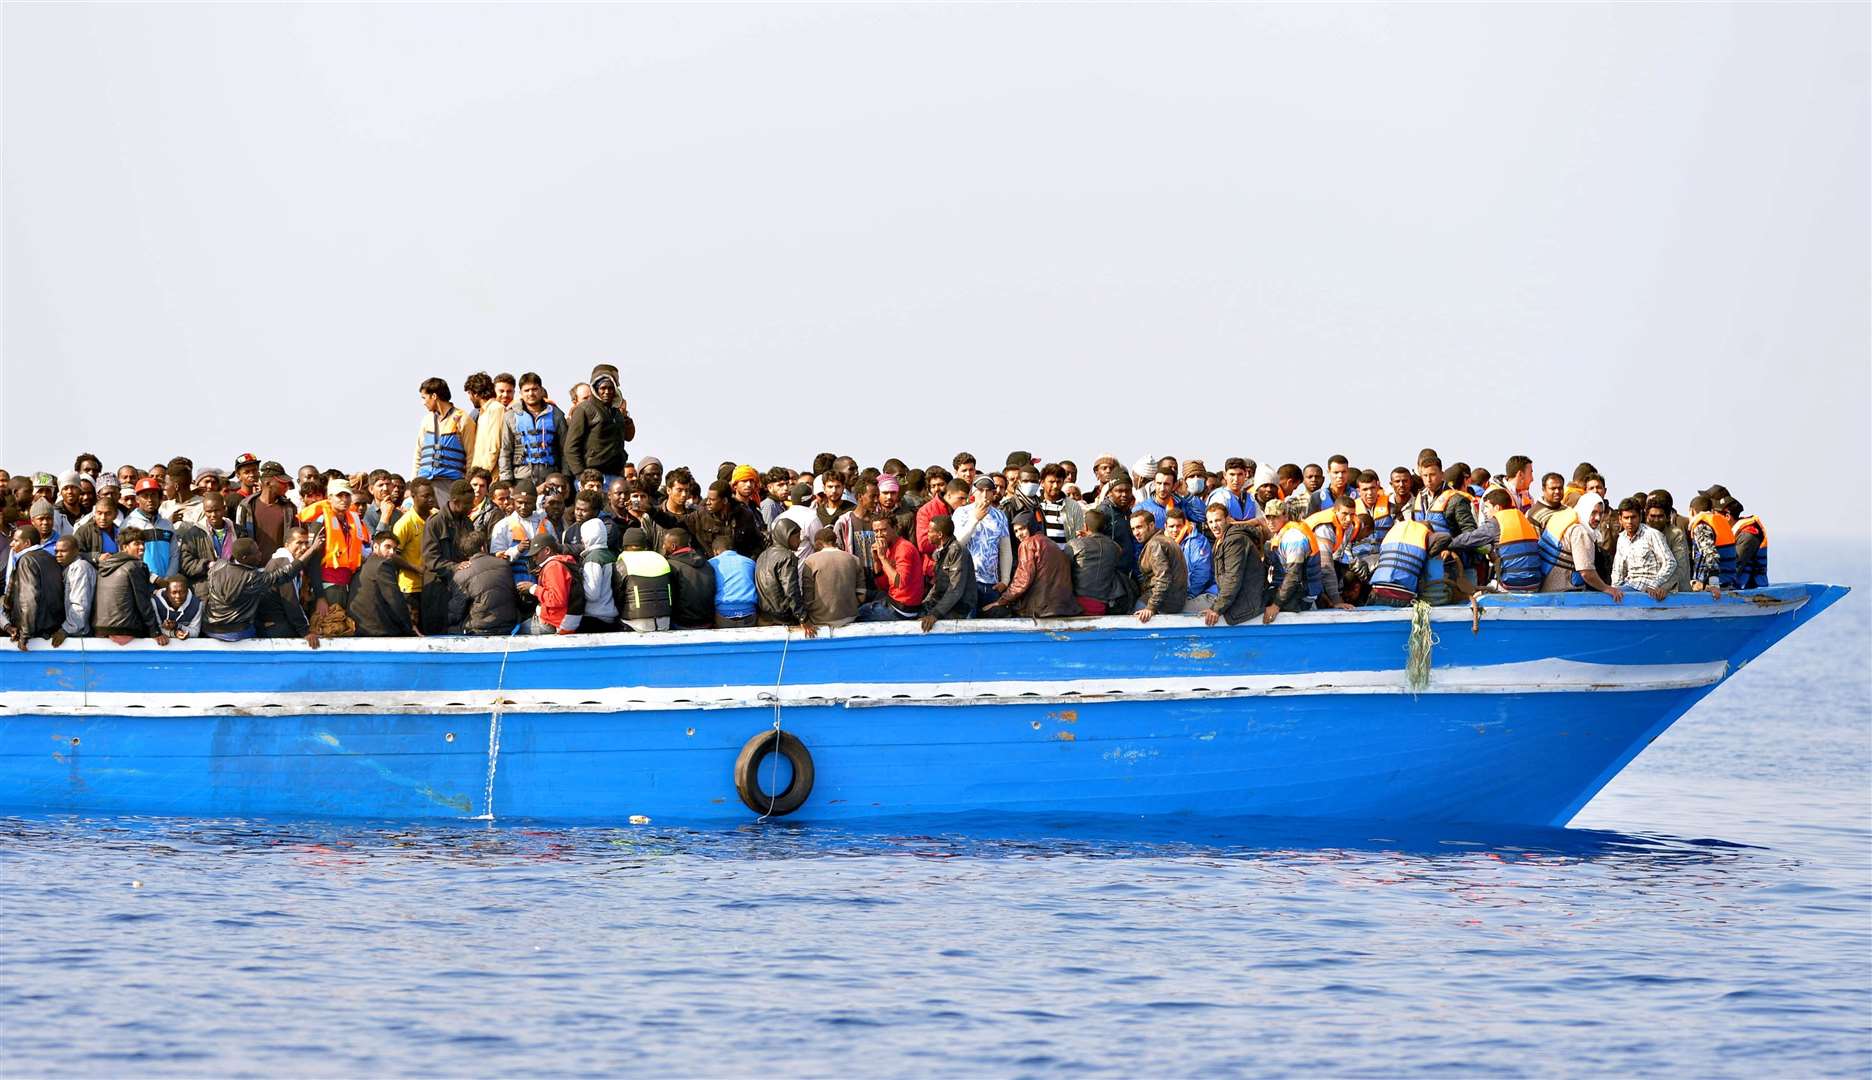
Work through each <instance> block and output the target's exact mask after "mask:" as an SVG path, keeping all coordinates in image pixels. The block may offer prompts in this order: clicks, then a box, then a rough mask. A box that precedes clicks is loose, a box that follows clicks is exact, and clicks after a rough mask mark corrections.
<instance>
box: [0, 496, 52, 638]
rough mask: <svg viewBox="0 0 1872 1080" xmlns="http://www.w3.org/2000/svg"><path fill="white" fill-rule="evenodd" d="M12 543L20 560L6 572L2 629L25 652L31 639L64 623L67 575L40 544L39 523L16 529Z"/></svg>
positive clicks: (0, 613)
mask: <svg viewBox="0 0 1872 1080" xmlns="http://www.w3.org/2000/svg"><path fill="white" fill-rule="evenodd" d="M11 544H12V548H13V552H14V554H15V555H17V556H18V559H17V560H16V561H15V562H14V564H13V569H12V570H11V571H10V572H9V573H8V574H7V583H6V602H5V604H3V605H0V629H4V630H5V631H6V635H7V637H9V638H11V639H12V641H13V644H15V645H17V646H19V648H20V651H22V652H24V651H25V649H26V642H27V641H28V640H30V639H32V638H50V637H52V636H53V635H55V634H57V633H58V632H59V629H60V627H62V626H64V624H65V576H64V574H63V573H62V572H61V571H60V570H59V565H58V560H57V559H55V558H54V557H53V556H51V555H50V554H47V552H46V550H45V549H44V548H43V547H41V546H40V544H41V541H40V538H39V529H38V527H37V526H35V525H32V524H26V525H21V526H19V527H17V528H15V529H14V530H13V537H12V540H11Z"/></svg>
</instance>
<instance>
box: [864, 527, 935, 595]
mask: <svg viewBox="0 0 1872 1080" xmlns="http://www.w3.org/2000/svg"><path fill="white" fill-rule="evenodd" d="M870 516H871V522H870V525H871V532H872V535H873V536H874V537H875V538H874V539H873V540H872V541H871V548H870V551H871V566H872V568H873V569H874V570H875V573H876V576H875V577H874V579H873V580H872V587H873V594H874V595H875V596H876V599H874V600H872V601H871V602H869V603H867V604H865V605H864V606H862V607H860V608H859V609H858V621H860V622H890V621H895V620H899V619H915V618H919V617H921V614H922V609H923V597H924V594H925V593H926V592H927V591H928V590H927V588H926V584H927V583H926V582H925V580H924V576H923V553H922V552H920V551H918V550H917V549H916V545H914V544H912V543H911V542H910V541H908V540H905V539H904V538H903V535H902V533H901V532H900V530H899V529H898V525H897V517H896V515H894V514H887V513H885V512H884V511H882V510H874V511H872V513H871V515H870Z"/></svg>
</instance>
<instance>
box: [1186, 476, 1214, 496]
mask: <svg viewBox="0 0 1872 1080" xmlns="http://www.w3.org/2000/svg"><path fill="white" fill-rule="evenodd" d="M1183 486H1184V487H1186V488H1188V489H1189V493H1190V494H1191V495H1201V494H1202V493H1203V489H1204V488H1206V487H1208V486H1209V478H1208V477H1206V476H1192V477H1190V478H1188V479H1186V480H1184V481H1183Z"/></svg>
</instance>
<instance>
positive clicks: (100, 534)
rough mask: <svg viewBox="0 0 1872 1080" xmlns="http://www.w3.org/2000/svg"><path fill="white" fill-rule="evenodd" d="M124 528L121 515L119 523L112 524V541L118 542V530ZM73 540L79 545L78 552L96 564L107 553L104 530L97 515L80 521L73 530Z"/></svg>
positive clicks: (118, 519) (86, 559)
mask: <svg viewBox="0 0 1872 1080" xmlns="http://www.w3.org/2000/svg"><path fill="white" fill-rule="evenodd" d="M122 528H123V517H122V516H121V515H120V516H119V517H118V518H117V523H116V524H115V525H112V526H111V542H112V543H116V540H117V536H116V534H117V531H118V530H120V529H122ZM72 540H73V541H74V542H75V543H76V544H77V545H78V554H79V555H80V556H82V557H83V558H84V559H85V561H87V562H89V563H91V564H92V565H94V566H95V565H96V564H97V561H98V560H99V559H101V558H103V557H104V555H105V552H104V530H103V529H100V528H98V523H97V518H95V517H88V518H85V519H84V520H83V521H81V522H79V523H78V527H77V528H75V529H73V530H72Z"/></svg>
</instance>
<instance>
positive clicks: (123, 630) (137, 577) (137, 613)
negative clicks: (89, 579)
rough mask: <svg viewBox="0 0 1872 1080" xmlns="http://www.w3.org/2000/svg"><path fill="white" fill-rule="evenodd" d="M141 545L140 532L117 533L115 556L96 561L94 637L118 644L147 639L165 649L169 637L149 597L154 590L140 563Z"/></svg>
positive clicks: (122, 530)
mask: <svg viewBox="0 0 1872 1080" xmlns="http://www.w3.org/2000/svg"><path fill="white" fill-rule="evenodd" d="M165 535H167V534H165ZM143 544H144V540H143V531H142V530H141V529H138V528H136V527H135V526H129V527H126V528H124V529H121V530H119V531H118V533H117V553H116V554H114V555H106V556H104V557H103V558H102V559H100V560H98V591H97V612H96V614H95V616H94V617H93V620H92V621H93V624H94V633H96V635H97V636H98V637H107V638H110V639H111V640H113V641H116V642H117V643H118V644H124V643H126V642H128V641H129V640H130V639H131V638H140V637H149V638H154V639H156V644H158V645H167V644H169V635H167V634H165V633H163V628H162V623H161V622H160V621H158V620H157V618H156V604H155V601H154V600H153V599H152V597H151V593H152V592H153V591H154V590H153V588H152V587H151V585H150V571H149V565H148V564H147V563H145V562H144V555H145V551H144V547H143Z"/></svg>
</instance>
